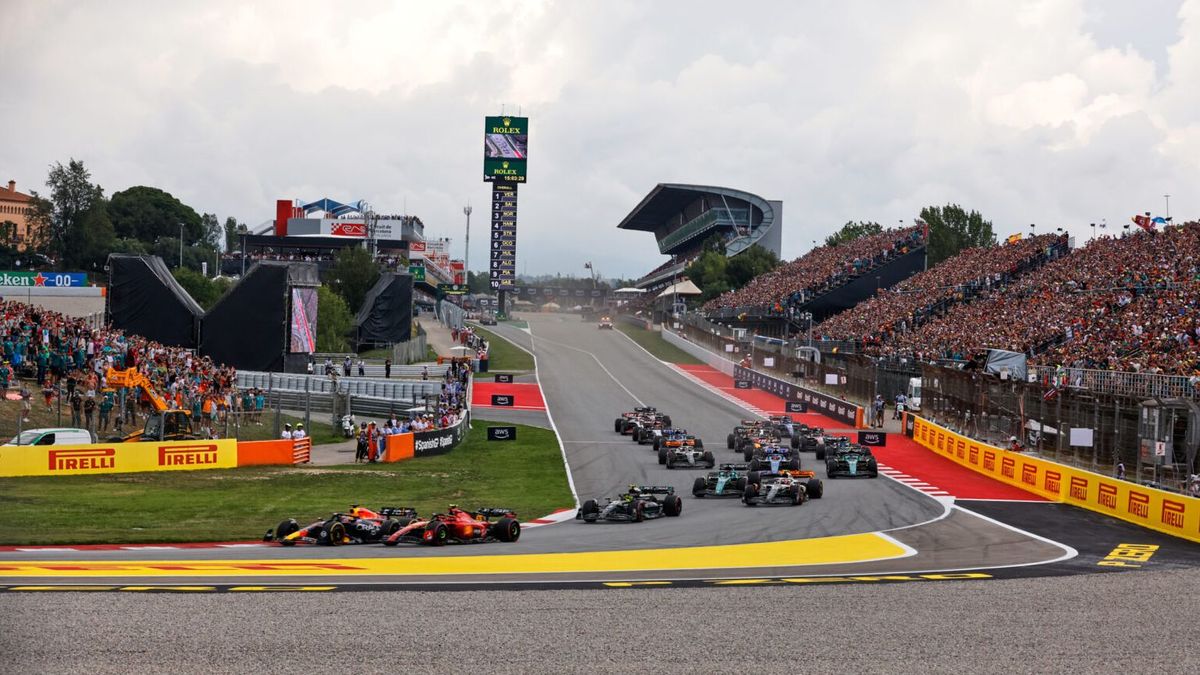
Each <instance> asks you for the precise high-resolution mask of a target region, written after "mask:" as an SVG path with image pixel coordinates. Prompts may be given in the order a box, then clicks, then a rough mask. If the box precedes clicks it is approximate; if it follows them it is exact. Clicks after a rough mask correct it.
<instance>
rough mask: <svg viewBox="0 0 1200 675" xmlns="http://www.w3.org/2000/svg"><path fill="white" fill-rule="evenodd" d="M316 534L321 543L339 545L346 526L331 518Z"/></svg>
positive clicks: (343, 536) (344, 536)
mask: <svg viewBox="0 0 1200 675" xmlns="http://www.w3.org/2000/svg"><path fill="white" fill-rule="evenodd" d="M318 536H319V537H320V539H321V543H322V544H325V545H326V546H341V545H342V540H343V539H345V538H346V526H345V525H342V524H341V522H339V521H336V520H331V521H329V522H327V523H325V524H324V525H322V526H321V532H320V534H319V535H318Z"/></svg>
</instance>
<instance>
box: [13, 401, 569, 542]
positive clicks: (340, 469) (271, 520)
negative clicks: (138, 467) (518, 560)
mask: <svg viewBox="0 0 1200 675" xmlns="http://www.w3.org/2000/svg"><path fill="white" fill-rule="evenodd" d="M517 431H518V433H517V440H515V441H505V442H498V441H493V442H488V441H487V431H486V425H483V424H476V425H475V428H474V429H473V430H472V431H471V433H470V436H469V437H468V439H467V440H466V441H465V442H464V443H463V444H462V445H461V446H459V447H458V448H455V449H454V450H453V451H451V452H450V453H447V454H445V455H437V456H433V457H425V458H419V459H412V460H409V461H406V462H400V463H397V464H362V465H355V464H350V465H342V466H328V467H299V466H298V467H247V468H244V469H217V470H211V471H177V472H163V473H136V474H111V475H105V476H60V477H56V478H52V477H32V478H0V513H3V514H4V516H5V517H4V518H3V519H0V544H4V545H12V544H21V545H33V544H66V543H75V544H84V543H154V542H182V541H228V540H245V539H258V538H261V537H262V535H263V533H264V532H266V531H267V529H268V528H273V527H274V526H275V525H276V524H278V523H279V521H281V520H283V519H284V518H288V517H294V518H296V519H297V520H299V521H300V522H302V523H308V522H312V521H315V520H317V519H319V518H324V517H328V515H329V514H330V513H332V512H334V511H344V510H346V509H347V508H348V507H349V506H350V505H351V504H362V505H364V506H367V507H371V508H378V507H380V506H412V507H415V508H416V509H417V510H418V512H419V513H421V514H422V515H424V514H428V513H432V512H435V511H445V509H446V507H447V505H449V504H451V503H456V504H459V505H461V506H462V507H464V508H479V507H486V506H499V507H508V508H512V509H514V510H515V511H516V512H517V515H518V516H519V517H520V518H521V519H528V520H532V519H533V518H539V517H541V516H544V515H546V514H547V513H550V512H552V511H554V510H556V509H560V508H563V507H569V506H571V504H572V498H571V491H570V488H569V487H568V486H567V476H566V471H565V470H564V467H563V463H562V455H561V453H560V451H559V447H558V442H557V441H556V440H555V437H554V432H552V431H550V430H548V429H540V428H537V427H526V426H518V427H517Z"/></svg>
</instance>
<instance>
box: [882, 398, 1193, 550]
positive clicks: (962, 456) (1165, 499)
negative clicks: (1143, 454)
mask: <svg viewBox="0 0 1200 675" xmlns="http://www.w3.org/2000/svg"><path fill="white" fill-rule="evenodd" d="M904 430H905V435H906V436H907V435H911V436H912V438H913V440H914V441H916V442H917V444H919V445H921V446H922V447H924V448H926V449H928V450H931V451H933V452H935V453H937V454H938V455H940V456H942V457H945V458H947V459H949V460H951V461H953V462H956V463H958V464H961V465H963V466H965V467H967V468H969V469H972V470H974V471H977V472H979V473H982V474H984V475H986V476H988V477H990V478H994V479H996V480H998V481H1000V482H1001V483H1005V484H1007V485H1012V486H1014V487H1018V488H1021V489H1023V490H1025V491H1027V492H1032V493H1033V494H1035V495H1038V496H1041V497H1045V498H1046V499H1049V500H1051V501H1056V502H1062V503H1065V504H1071V505H1073V506H1079V507H1081V508H1085V509H1088V510H1090V511H1095V512H1097V513H1102V514H1104V515H1106V516H1112V517H1113V518H1120V519H1121V520H1124V521H1127V522H1130V523H1133V524H1135V525H1140V526H1142V527H1145V528H1147V529H1151V530H1154V531H1156V532H1162V533H1164V534H1170V535H1174V536H1176V537H1181V538H1183V539H1188V540H1191V541H1195V542H1200V499H1196V498H1195V497H1188V496H1185V495H1180V494H1176V493H1174V492H1167V491H1166V490H1159V489H1157V488H1151V487H1146V486H1143V485H1138V484H1137V483H1131V482H1129V481H1125V480H1119V479H1116V478H1112V477H1109V476H1104V475H1101V474H1098V473H1094V472H1092V471H1085V470H1083V469H1077V468H1075V467H1072V466H1067V465H1065V464H1059V463H1057V462H1051V461H1049V460H1045V459H1040V458H1037V457H1029V456H1026V455H1023V454H1021V453H1019V452H1012V451H1009V450H1005V449H1003V448H999V447H996V446H994V445H988V444H986V443H982V442H980V441H976V440H974V439H972V438H968V437H966V436H963V435H960V434H957V433H955V432H953V431H951V430H949V429H947V428H945V427H943V426H940V425H937V424H934V423H933V422H930V421H929V420H926V419H924V418H922V417H918V416H916V415H911V414H907V413H906V414H905V420H904Z"/></svg>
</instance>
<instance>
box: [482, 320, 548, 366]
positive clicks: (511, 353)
mask: <svg viewBox="0 0 1200 675" xmlns="http://www.w3.org/2000/svg"><path fill="white" fill-rule="evenodd" d="M472 328H473V329H474V330H475V332H476V333H478V334H479V335H482V336H483V337H484V339H486V340H487V341H488V371H492V372H503V373H508V372H514V373H516V372H533V355H532V354H530V353H529V352H527V351H525V350H524V349H521V348H520V347H518V346H516V345H514V344H513V343H511V342H509V341H508V340H505V339H504V338H502V337H500V336H499V335H496V334H495V333H493V332H491V331H489V330H485V329H483V328H480V327H479V326H472Z"/></svg>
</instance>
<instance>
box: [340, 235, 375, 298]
mask: <svg viewBox="0 0 1200 675" xmlns="http://www.w3.org/2000/svg"><path fill="white" fill-rule="evenodd" d="M378 280H379V267H378V266H377V265H376V264H375V261H374V260H372V259H371V254H370V253H367V250H366V249H364V248H362V247H361V246H347V247H346V248H344V249H342V250H341V251H338V253H337V256H335V257H334V262H333V269H332V270H331V271H330V273H329V287H330V288H331V289H332V290H333V291H334V292H335V293H337V294H338V295H340V296H342V300H345V301H346V306H347V307H353V308H354V309H355V310H357V309H358V308H359V307H360V306H361V305H362V302H363V298H365V297H367V291H369V290H371V287H372V286H374V285H375V282H376V281H378Z"/></svg>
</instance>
